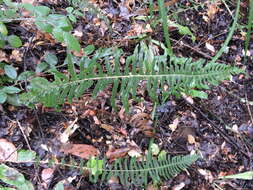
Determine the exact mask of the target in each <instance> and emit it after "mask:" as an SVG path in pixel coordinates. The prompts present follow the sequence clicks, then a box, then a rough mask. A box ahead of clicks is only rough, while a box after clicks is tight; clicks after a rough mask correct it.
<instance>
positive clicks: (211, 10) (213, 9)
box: [207, 1, 220, 20]
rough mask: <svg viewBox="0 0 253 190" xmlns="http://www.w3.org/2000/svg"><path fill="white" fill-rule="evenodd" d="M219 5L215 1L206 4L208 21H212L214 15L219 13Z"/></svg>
mask: <svg viewBox="0 0 253 190" xmlns="http://www.w3.org/2000/svg"><path fill="white" fill-rule="evenodd" d="M219 5H220V2H219V1H215V2H212V3H210V2H208V4H207V16H208V18H209V20H212V19H213V18H214V15H215V14H216V13H217V12H218V11H219Z"/></svg>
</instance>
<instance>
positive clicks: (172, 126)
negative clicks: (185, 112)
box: [169, 118, 179, 132]
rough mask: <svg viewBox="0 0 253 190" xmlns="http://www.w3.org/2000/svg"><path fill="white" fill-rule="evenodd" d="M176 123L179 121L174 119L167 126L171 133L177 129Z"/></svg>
mask: <svg viewBox="0 0 253 190" xmlns="http://www.w3.org/2000/svg"><path fill="white" fill-rule="evenodd" d="M178 123H179V119H178V118H176V119H174V121H173V123H172V124H169V128H170V129H171V131H172V132H173V131H175V130H176V129H177V125H178Z"/></svg>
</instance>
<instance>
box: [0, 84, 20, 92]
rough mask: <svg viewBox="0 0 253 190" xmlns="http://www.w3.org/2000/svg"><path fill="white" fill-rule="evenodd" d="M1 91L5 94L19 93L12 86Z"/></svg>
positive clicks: (17, 89) (18, 90)
mask: <svg viewBox="0 0 253 190" xmlns="http://www.w3.org/2000/svg"><path fill="white" fill-rule="evenodd" d="M2 91H3V92H5V93H6V94H16V93H19V92H20V91H21V90H20V89H19V88H17V87H14V86H6V87H4V88H3V89H2Z"/></svg>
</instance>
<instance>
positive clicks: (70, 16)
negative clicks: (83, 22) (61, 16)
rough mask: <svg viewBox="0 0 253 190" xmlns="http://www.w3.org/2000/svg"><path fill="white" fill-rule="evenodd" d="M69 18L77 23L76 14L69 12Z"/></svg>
mask: <svg viewBox="0 0 253 190" xmlns="http://www.w3.org/2000/svg"><path fill="white" fill-rule="evenodd" d="M68 18H69V20H71V21H72V22H74V23H76V21H77V20H76V17H75V15H73V14H69V15H68Z"/></svg>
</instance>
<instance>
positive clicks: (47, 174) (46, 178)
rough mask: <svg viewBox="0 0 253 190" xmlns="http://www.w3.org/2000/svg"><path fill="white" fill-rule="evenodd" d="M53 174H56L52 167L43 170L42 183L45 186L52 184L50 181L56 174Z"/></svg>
mask: <svg viewBox="0 0 253 190" xmlns="http://www.w3.org/2000/svg"><path fill="white" fill-rule="evenodd" d="M53 174H54V169H52V168H45V169H43V170H42V172H41V179H42V185H43V186H44V187H45V188H48V185H49V184H50V182H51V180H52V178H53V176H54V175H53Z"/></svg>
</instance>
